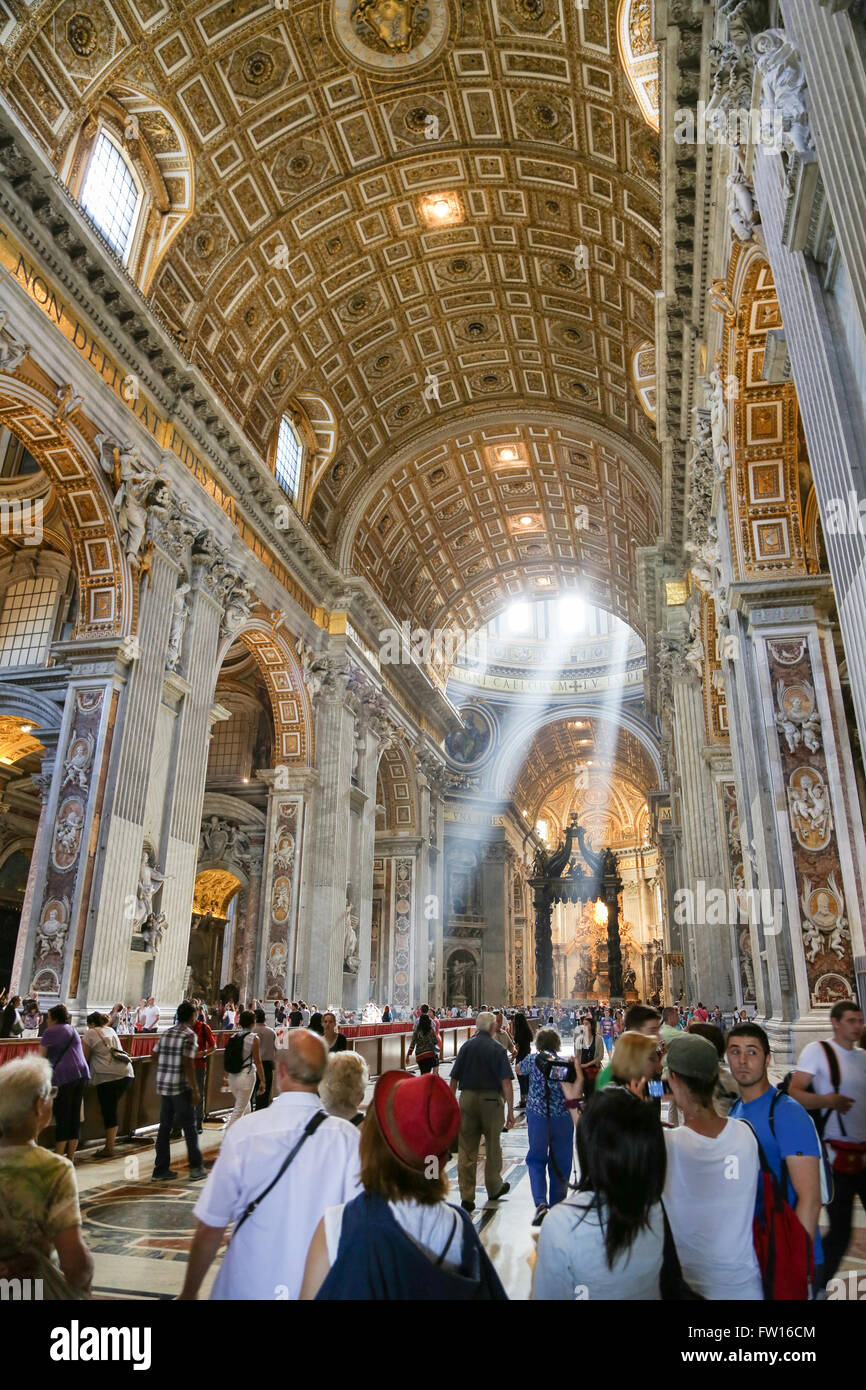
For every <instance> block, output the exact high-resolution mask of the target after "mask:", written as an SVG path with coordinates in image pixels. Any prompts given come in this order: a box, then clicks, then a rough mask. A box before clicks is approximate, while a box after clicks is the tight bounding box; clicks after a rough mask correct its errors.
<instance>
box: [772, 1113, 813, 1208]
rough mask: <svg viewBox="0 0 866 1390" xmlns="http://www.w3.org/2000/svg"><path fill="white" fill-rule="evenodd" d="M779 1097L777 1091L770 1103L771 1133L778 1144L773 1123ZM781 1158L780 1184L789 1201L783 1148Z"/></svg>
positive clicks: (786, 1165)
mask: <svg viewBox="0 0 866 1390" xmlns="http://www.w3.org/2000/svg"><path fill="white" fill-rule="evenodd" d="M779 1095H780V1092H779V1091H777V1092H776V1094H775V1095H774V1096H773V1099H772V1100H771V1101H770V1115H769V1121H770V1133H771V1134H772V1136H773V1138H774V1139H775V1140H776V1143H777V1144H778V1143H779V1140H778V1138H777V1136H776V1126H775V1124H774V1122H773V1111H774V1110H775V1108H776V1102H777V1100H778V1099H779ZM806 1113H807V1114H808V1111H807V1112H806ZM779 1158H780V1159H781V1165H780V1168H779V1182H780V1184H781V1187H782V1195H783V1196H784V1197H785V1198H786V1199H787V1196H788V1164H787V1161H786V1159H785V1155H784V1154H783V1153H782V1149H781V1146H780V1147H779Z"/></svg>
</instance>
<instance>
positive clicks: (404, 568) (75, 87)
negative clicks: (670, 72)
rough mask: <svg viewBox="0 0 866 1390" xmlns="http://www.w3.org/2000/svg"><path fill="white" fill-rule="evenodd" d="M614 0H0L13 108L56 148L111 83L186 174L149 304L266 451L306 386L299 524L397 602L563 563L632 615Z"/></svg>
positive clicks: (634, 185)
mask: <svg viewBox="0 0 866 1390" xmlns="http://www.w3.org/2000/svg"><path fill="white" fill-rule="evenodd" d="M628 5H629V9H630V10H632V9H633V10H634V12H635V24H634V29H633V33H634V38H635V42H636V43H637V44H638V45H639V44H640V43H642V42H644V39H643V37H642V36H643V35H645V33H646V32H647V30H648V13H649V10H648V2H647V0H628ZM619 8H620V7H619V3H618V0H588V4H587V5H586V6H583V5H580V6H579V5H577V4H575V3H572V0H461V2H460V3H459V4H458V3H457V0H454V2H453V3H450V2H449V0H423V2H422V3H417V2H416V0H325V3H321V2H320V0H284V2H283V3H280V0H276V2H275V0H221V2H220V3H216V4H214V3H207V0H192V3H189V4H184V3H179V0H111V3H110V4H109V3H108V2H107V0H63V3H61V4H60V5H59V6H57V5H56V4H55V3H54V0H46V3H42V4H38V3H37V4H35V5H31V6H28V5H26V4H24V3H22V0H0V42H2V44H3V46H4V50H5V69H4V71H3V76H2V85H3V88H4V94H5V97H6V100H7V101H9V102H10V104H11V105H12V106H13V108H14V109H15V110H16V112H17V114H18V116H19V117H20V119H22V121H23V122H24V123H25V125H27V126H28V127H29V128H30V129H31V130H32V131H33V132H34V134H35V135H36V137H37V138H38V139H39V140H40V141H41V143H42V144H43V145H44V147H45V148H46V149H47V150H48V151H49V152H50V154H51V157H52V158H53V160H54V161H55V164H56V166H57V168H58V169H60V168H61V167H62V166H63V161H64V158H65V157H66V155H67V152H68V150H69V148H70V145H71V142H73V141H74V140H75V139H76V138H77V137H78V135H79V133H80V131H81V129H82V126H83V125H84V123H85V122H86V121H87V119H88V117H89V116H90V115H91V114H92V113H93V112H94V111H95V110H96V109H97V108H98V106H99V103H100V102H101V101H103V100H104V99H105V98H111V99H112V100H113V101H114V102H115V103H119V104H120V105H121V106H125V107H126V108H127V109H129V110H130V111H134V112H136V113H137V114H138V115H139V117H140V119H141V122H142V129H143V131H144V134H145V136H146V137H147V139H148V141H149V142H150V146H151V149H152V151H153V153H154V156H155V157H156V158H157V159H158V160H159V161H160V167H161V169H162V172H163V175H164V177H165V181H166V185H167V186H168V187H169V190H170V191H171V189H172V183H171V180H172V177H176V179H177V180H180V179H181V174H182V170H183V171H186V172H183V174H182V177H183V178H184V179H189V180H190V181H191V183H192V188H191V189H189V188H186V189H185V190H184V191H183V193H182V194H180V193H179V194H178V202H179V203H183V199H184V198H186V199H187V202H186V203H183V206H185V207H188V206H191V209H192V210H191V212H189V213H188V214H184V219H181V220H180V221H179V223H178V229H177V231H176V232H175V233H174V234H173V235H172V237H171V238H170V239H169V238H167V239H166V240H167V244H166V246H165V249H164V250H163V252H162V254H161V257H160V259H159V260H158V263H157V264H156V266H155V269H154V271H153V273H152V276H151V278H150V280H149V284H148V285H147V286H146V293H147V294H148V297H149V298H150V300H151V302H152V304H153V305H154V307H155V308H156V309H157V310H158V311H159V312H160V313H161V314H162V315H163V316H164V317H165V319H166V320H167V321H168V323H169V324H170V325H171V326H172V327H173V329H174V330H175V331H176V333H177V336H178V338H179V340H180V341H181V342H182V343H183V345H184V348H185V350H186V351H187V352H188V353H189V355H190V357H191V360H192V361H193V362H194V363H195V364H196V365H197V366H198V368H199V369H200V370H201V371H202V373H203V374H204V376H205V377H206V378H207V380H208V381H209V382H210V384H211V386H212V388H213V390H214V392H215V393H216V394H217V395H218V396H219V397H220V398H221V399H222V400H223V401H224V402H225V404H226V405H227V406H228V407H229V408H230V409H231V410H232V411H233V412H234V413H235V415H236V416H237V418H238V420H239V421H240V422H241V424H242V425H243V427H244V429H245V431H246V433H247V435H248V437H249V439H250V441H251V443H252V444H253V445H255V446H256V447H257V448H258V449H259V450H260V451H261V452H262V453H263V454H264V455H268V454H269V453H270V451H271V449H272V445H273V440H274V435H275V430H276V426H277V422H278V420H279V418H280V415H281V413H282V412H283V411H284V410H285V409H288V408H290V407H291V406H292V404H293V403H295V402H297V401H298V399H299V398H303V396H318V397H321V398H322V399H323V400H324V401H326V402H327V403H328V406H329V407H330V409H331V411H332V412H333V416H334V418H335V420H336V431H337V447H336V452H335V454H334V456H333V459H332V461H331V462H330V463H329V465H328V467H327V468H326V469H325V470H324V473H323V475H322V477H321V480H320V481H319V482H318V484H317V488H316V493H315V496H314V497H313V499H312V506H311V510H310V513H309V520H310V525H311V527H312V529H313V531H314V532H315V533H316V535H317V536H318V537H319V539H320V540H321V542H322V543H323V544H324V545H325V546H326V548H327V549H328V550H329V551H330V552H331V553H332V554H333V555H334V556H335V558H339V559H340V561H341V563H343V564H344V565H345V566H346V567H347V568H351V569H353V570H354V571H355V572H358V573H362V574H366V575H367V576H368V577H369V578H370V580H371V582H372V583H373V585H374V587H375V588H376V589H377V590H378V591H379V592H380V593H381V594H382V596H383V598H384V599H385V601H386V602H387V603H388V604H389V605H390V606H391V607H392V608H394V609H395V610H396V611H397V612H398V613H399V614H400V615H401V616H407V615H409V616H413V617H416V618H418V619H419V620H421V619H422V618H423V619H424V620H426V621H428V622H432V621H434V620H435V621H442V620H443V619H445V618H446V617H450V618H451V619H452V620H458V619H459V621H461V622H464V623H466V624H467V625H469V626H474V625H475V624H476V623H478V622H483V621H485V620H486V619H487V618H488V617H490V616H491V614H493V613H494V612H496V611H499V610H500V609H501V608H502V607H503V605H504V604H505V603H506V602H507V601H508V600H509V598H510V597H513V596H514V595H515V594H518V593H533V592H534V593H537V594H541V593H556V592H559V591H562V590H563V589H567V588H569V587H574V586H575V585H577V584H579V583H582V582H584V581H586V582H587V583H589V585H590V586H591V589H590V592H591V595H592V598H593V601H595V602H597V603H600V604H602V605H604V606H607V607H609V608H611V609H612V610H613V611H615V612H616V613H617V614H618V615H619V616H620V617H622V618H624V619H625V620H626V621H629V622H631V623H632V624H633V625H636V623H637V605H636V596H635V589H636V585H635V549H636V547H637V546H639V545H645V544H651V543H652V541H653V540H654V538H655V536H656V535H657V534H658V530H659V520H658V511H659V499H660V476H659V451H658V448H657V445H656V440H655V431H654V427H653V424H652V421H651V420H650V419H649V418H648V415H647V413H646V412H645V410H644V409H643V408H642V405H641V397H640V395H639V394H638V389H637V388H636V385H635V380H634V375H633V359H634V357H635V353H636V352H637V350H638V348H640V347H641V345H642V344H646V342H647V339H650V340H652V339H653V338H654V298H655V292H656V289H657V286H658V283H659V269H660V267H659V261H660V246H659V231H658V227H659V206H660V192H659V152H658V141H657V136H656V134H655V131H654V130H653V129H652V128H651V126H650V125H649V124H648V121H647V119H646V118H645V117H644V115H643V114H642V113H641V109H640V107H639V106H638V103H637V101H636V99H635V97H634V95H633V93H632V89H631V87H630V86H629V83H628V81H627V79H626V76H625V73H624V71H623V67H622V63H621V61H620V56H619V51H618V46H617V22H618V15H619ZM175 155H176V157H177V166H178V167H177V171H176V174H175V176H173V175H172V172H171V171H172V160H173V158H174V157H175ZM431 381H435V393H434V392H433V390H432V387H431ZM425 388H426V390H425ZM512 446H513V447H514V449H515V450H516V456H515V457H511V456H510V455H509V454H507V453H506V452H505V450H507V449H508V448H509V447H512ZM583 509H585V510H583ZM521 517H529V518H530V521H529V522H526V521H524V522H521V521H520V518H521Z"/></svg>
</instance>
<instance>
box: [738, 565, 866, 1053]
mask: <svg viewBox="0 0 866 1390" xmlns="http://www.w3.org/2000/svg"><path fill="white" fill-rule="evenodd" d="M831 605H832V589H831V585H830V581H829V580H828V579H827V578H825V577H822V576H816V577H814V578H806V579H799V580H790V581H788V582H787V583H786V584H785V585H781V584H780V585H778V586H774V587H773V588H772V589H770V590H769V591H768V590H767V588H766V586H760V585H756V584H750V585H747V584H743V585H735V586H734V588H733V590H732V608H733V610H734V611H733V612H732V614H731V621H732V629H733V631H734V638H735V640H734V642H732V643H729V644H728V654H727V658H726V662H727V667H728V670H727V671H726V677H727V680H728V684H729V688H730V686H731V685H733V687H734V690H735V692H736V699H735V707H734V713H735V719H736V734H737V736H736V738H735V737H734V736H733V735H732V751H733V753H734V759H735V761H734V767H735V773H736V774H737V780H738V783H739V784H740V788H741V803H742V805H743V809H744V810H745V813H746V816H747V824H746V825H745V826H743V825H741V827H740V829H741V835H742V838H743V845H744V847H745V848H746V849H747V853H746V855H745V857H744V867H746V866H748V867H747V870H746V872H747V878H748V879H751V882H749V883H748V886H749V887H752V886H757V887H759V888H760V889H761V890H765V892H766V896H765V893H764V892H762V894H761V902H760V907H759V908H758V907H757V904H755V903H754V900H753V911H752V912H751V913H750V915H751V917H752V919H753V920H752V922H751V939H752V956H753V959H754V960H755V962H756V964H757V962H758V961H760V962H761V969H760V971H758V970H756V977H757V978H756V986H757V994H758V1009H759V1012H760V1013H761V1015H762V1016H763V1017H764V1019H765V1024H766V1027H767V1030H768V1032H769V1033H770V1036H771V1039H772V1040H773V1042H774V1050H775V1052H776V1055H777V1057H778V1058H779V1059H780V1060H782V1061H791V1060H793V1059H794V1058H795V1057H796V1056H797V1055H799V1052H800V1050H801V1049H802V1047H803V1046H804V1045H805V1043H806V1042H809V1041H812V1040H814V1039H817V1038H820V1037H822V1036H826V1033H827V1012H828V1009H829V1007H830V1006H831V1005H832V1004H833V1003H835V1002H836V1001H837V1000H839V999H844V998H856V977H855V961H856V958H857V957H858V956H859V957H862V956H863V954H864V945H863V941H864V933H863V909H862V904H863V901H864V884H866V844H864V838H863V825H862V819H861V813H860V804H859V798H858V795H857V788H856V777H855V772H854V764H853V758H852V755H851V748H850V742H849V738H848V730H847V723H846V719H845V711H844V707H843V703H842V696H841V688H840V682H839V675H838V669H837V665H836V655H835V645H834V640H833V629H832V625H831V624H830V622H829V621H828V618H827V612H828V609H829V608H830V606H831ZM731 667H733V671H731V669H730V668H731ZM749 861H751V862H749ZM755 880H757V884H755Z"/></svg>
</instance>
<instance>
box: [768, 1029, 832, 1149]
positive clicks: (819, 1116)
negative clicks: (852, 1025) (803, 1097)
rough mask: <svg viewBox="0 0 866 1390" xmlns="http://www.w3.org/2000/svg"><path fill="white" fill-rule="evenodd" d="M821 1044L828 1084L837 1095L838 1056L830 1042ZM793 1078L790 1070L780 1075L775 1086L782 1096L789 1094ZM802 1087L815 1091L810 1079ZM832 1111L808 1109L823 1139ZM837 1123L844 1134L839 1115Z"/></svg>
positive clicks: (819, 1135)
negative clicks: (780, 1077)
mask: <svg viewBox="0 0 866 1390" xmlns="http://www.w3.org/2000/svg"><path fill="white" fill-rule="evenodd" d="M821 1046H822V1047H823V1049H824V1052H825V1054H826V1057H827V1066H828V1067H829V1068H830V1085H831V1086H832V1087H833V1090H834V1091H835V1092H836V1094H837V1095H838V1094H839V1087H840V1086H841V1084H842V1073H841V1071H840V1070H839V1058H838V1057H837V1056H836V1053H835V1052H834V1051H833V1049H832V1047H831V1046H830V1044H829V1043H828V1042H823V1041H822V1043H821ZM793 1079H794V1072H792V1071H789V1072H786V1074H785V1075H784V1076H783V1077H782V1080H781V1081H780V1082H779V1084H778V1086H777V1087H776V1090H777V1091H779V1092H780V1094H781V1095H783V1096H787V1095H790V1088H791V1082H792V1081H793ZM804 1089H805V1090H807V1091H811V1093H812V1094H813V1095H814V1093H815V1083H814V1081H810V1082H809V1084H808V1086H806V1087H805V1088H804ZM832 1113H833V1112H832V1110H810V1111H809V1114H810V1115H811V1116H812V1119H813V1121H814V1124H815V1128H816V1129H817V1131H818V1137H819V1138H820V1139H823V1138H824V1129H825V1126H826V1124H827V1121H828V1120H829V1118H830V1116H831V1115H832ZM839 1125H840V1128H841V1130H842V1133H843V1134H844V1133H845V1126H844V1125H843V1124H842V1120H841V1117H840V1119H839Z"/></svg>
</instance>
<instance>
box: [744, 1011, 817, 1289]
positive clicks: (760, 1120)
mask: <svg viewBox="0 0 866 1390" xmlns="http://www.w3.org/2000/svg"><path fill="white" fill-rule="evenodd" d="M727 1050H728V1066H729V1067H730V1069H731V1074H732V1076H733V1078H734V1080H735V1081H736V1083H737V1085H738V1086H739V1088H740V1099H739V1100H738V1101H736V1102H735V1103H734V1105H732V1106H731V1110H730V1115H729V1118H730V1119H732V1120H748V1122H749V1124H750V1125H751V1126H752V1129H753V1130H754V1131H755V1133H756V1134H757V1136H758V1139H759V1140H760V1142H761V1146H762V1148H763V1150H764V1153H765V1154H766V1157H767V1162H768V1164H769V1165H770V1167H771V1168H772V1170H773V1172H774V1173H775V1174H776V1177H777V1178H779V1179H780V1180H781V1175H782V1160H783V1159H784V1160H785V1165H786V1167H787V1170H788V1194H787V1196H788V1202H789V1203H790V1205H791V1206H792V1207H793V1208H794V1210H795V1212H796V1214H797V1216H798V1218H799V1220H800V1224H801V1225H802V1226H803V1228H804V1230H806V1231H807V1232H808V1234H809V1235H810V1236H811V1238H812V1241H813V1243H814V1246H815V1287H816V1288H819V1287H820V1278H819V1272H820V1266H821V1264H822V1263H823V1260H824V1252H823V1250H822V1248H821V1233H820V1231H819V1230H818V1217H819V1215H820V1212H821V1141H820V1139H819V1138H818V1131H817V1130H816V1129H815V1126H814V1124H813V1123H812V1118H811V1116H810V1115H809V1112H808V1111H807V1110H804V1109H803V1106H802V1105H800V1104H799V1102H798V1101H796V1100H794V1099H792V1097H791V1096H786V1095H784V1094H782V1093H781V1092H779V1091H777V1090H776V1087H775V1086H771V1085H770V1083H769V1081H768V1080H767V1069H768V1067H769V1065H770V1040H769V1038H768V1037H767V1035H766V1033H765V1032H764V1030H763V1028H759V1027H758V1025H757V1023H738V1024H737V1025H736V1026H735V1027H734V1028H732V1029H731V1031H730V1032H729V1034H728V1041H727ZM759 1201H760V1187H759V1189H758V1202H759Z"/></svg>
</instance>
